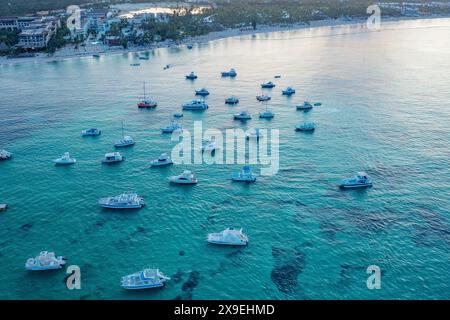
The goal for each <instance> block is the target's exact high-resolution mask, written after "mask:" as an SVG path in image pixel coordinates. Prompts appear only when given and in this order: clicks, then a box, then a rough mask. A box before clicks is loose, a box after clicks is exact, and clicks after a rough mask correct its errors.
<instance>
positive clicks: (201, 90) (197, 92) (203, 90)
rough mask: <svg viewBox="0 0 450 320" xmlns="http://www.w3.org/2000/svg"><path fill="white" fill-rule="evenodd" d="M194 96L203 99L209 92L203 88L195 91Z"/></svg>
mask: <svg viewBox="0 0 450 320" xmlns="http://www.w3.org/2000/svg"><path fill="white" fill-rule="evenodd" d="M195 95H196V96H202V97H205V96H208V95H209V91H208V90H206V89H205V88H201V89H200V90H195Z"/></svg>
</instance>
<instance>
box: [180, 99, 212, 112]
mask: <svg viewBox="0 0 450 320" xmlns="http://www.w3.org/2000/svg"><path fill="white" fill-rule="evenodd" d="M182 108H183V110H206V109H208V108H209V107H208V105H207V104H206V103H205V101H204V100H201V99H198V100H192V101H189V102H188V103H185V104H183V105H182Z"/></svg>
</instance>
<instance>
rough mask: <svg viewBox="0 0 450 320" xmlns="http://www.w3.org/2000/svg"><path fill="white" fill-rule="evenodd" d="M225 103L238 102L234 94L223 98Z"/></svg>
mask: <svg viewBox="0 0 450 320" xmlns="http://www.w3.org/2000/svg"><path fill="white" fill-rule="evenodd" d="M225 103H226V104H237V103H239V99H238V98H237V97H235V96H231V97H228V98H226V99H225Z"/></svg>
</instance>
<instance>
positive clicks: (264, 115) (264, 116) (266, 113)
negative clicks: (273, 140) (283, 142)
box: [259, 110, 275, 119]
mask: <svg viewBox="0 0 450 320" xmlns="http://www.w3.org/2000/svg"><path fill="white" fill-rule="evenodd" d="M274 116H275V114H274V113H273V112H272V111H270V110H266V111H263V112H260V113H259V117H260V118H261V119H272V118H273V117H274Z"/></svg>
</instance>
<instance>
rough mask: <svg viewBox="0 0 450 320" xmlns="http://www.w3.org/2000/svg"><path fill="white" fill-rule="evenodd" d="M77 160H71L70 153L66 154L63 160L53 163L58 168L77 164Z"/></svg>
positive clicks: (59, 159) (62, 157)
mask: <svg viewBox="0 0 450 320" xmlns="http://www.w3.org/2000/svg"><path fill="white" fill-rule="evenodd" d="M76 162H77V160H76V159H75V158H71V157H70V154H69V153H68V152H64V154H63V155H62V156H61V158H58V159H55V160H53V163H54V164H55V165H57V166H64V165H71V164H75V163H76Z"/></svg>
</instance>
